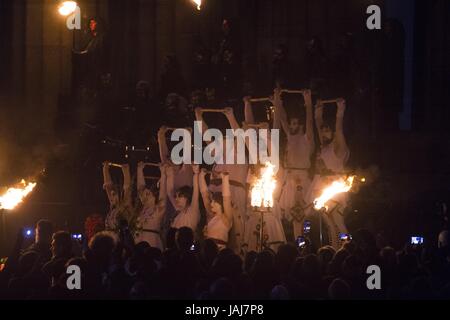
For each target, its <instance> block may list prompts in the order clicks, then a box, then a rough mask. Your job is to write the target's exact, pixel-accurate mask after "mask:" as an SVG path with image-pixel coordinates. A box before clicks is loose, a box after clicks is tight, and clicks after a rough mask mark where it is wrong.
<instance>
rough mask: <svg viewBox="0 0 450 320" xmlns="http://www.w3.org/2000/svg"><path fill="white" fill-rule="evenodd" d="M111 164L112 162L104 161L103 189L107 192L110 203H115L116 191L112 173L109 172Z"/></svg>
mask: <svg viewBox="0 0 450 320" xmlns="http://www.w3.org/2000/svg"><path fill="white" fill-rule="evenodd" d="M109 166H110V163H109V162H107V161H105V162H103V189H104V190H105V192H106V195H107V196H108V200H109V203H110V204H111V205H114V204H115V196H116V195H115V191H114V188H113V186H114V184H113V182H112V179H111V173H110V172H109Z"/></svg>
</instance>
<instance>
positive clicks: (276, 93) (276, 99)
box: [272, 88, 289, 135]
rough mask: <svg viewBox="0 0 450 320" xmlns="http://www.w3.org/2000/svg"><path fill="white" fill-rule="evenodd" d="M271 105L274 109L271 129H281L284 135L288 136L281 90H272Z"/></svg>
mask: <svg viewBox="0 0 450 320" xmlns="http://www.w3.org/2000/svg"><path fill="white" fill-rule="evenodd" d="M272 102H273V105H274V107H275V113H274V120H273V128H274V129H280V127H281V128H282V129H283V131H284V133H285V134H286V135H288V134H289V124H288V121H287V115H286V110H284V106H283V100H282V99H281V89H279V88H275V89H274V90H273V100H272Z"/></svg>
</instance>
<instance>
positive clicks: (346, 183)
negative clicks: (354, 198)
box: [314, 176, 355, 210]
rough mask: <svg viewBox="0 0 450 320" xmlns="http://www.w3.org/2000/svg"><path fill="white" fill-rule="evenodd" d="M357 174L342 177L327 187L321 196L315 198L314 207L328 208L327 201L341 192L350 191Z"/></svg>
mask: <svg viewBox="0 0 450 320" xmlns="http://www.w3.org/2000/svg"><path fill="white" fill-rule="evenodd" d="M354 179H355V176H350V177H348V178H347V179H344V178H341V179H339V180H336V181H333V182H332V183H331V184H330V185H329V186H328V187H326V188H325V189H324V190H323V191H322V194H321V195H320V197H318V198H316V199H315V200H314V209H316V210H320V209H322V208H327V206H326V203H327V202H328V201H329V200H330V199H332V198H333V197H334V196H335V195H337V194H339V193H344V192H349V191H350V189H351V188H352V186H353V180H354Z"/></svg>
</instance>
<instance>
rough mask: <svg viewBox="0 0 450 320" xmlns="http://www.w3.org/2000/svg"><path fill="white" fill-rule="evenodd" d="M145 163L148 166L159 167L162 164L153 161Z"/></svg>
mask: <svg viewBox="0 0 450 320" xmlns="http://www.w3.org/2000/svg"><path fill="white" fill-rule="evenodd" d="M144 165H145V166H146V167H158V168H159V166H160V164H159V163H152V162H145V163H144Z"/></svg>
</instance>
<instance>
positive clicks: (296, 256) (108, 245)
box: [0, 220, 450, 300]
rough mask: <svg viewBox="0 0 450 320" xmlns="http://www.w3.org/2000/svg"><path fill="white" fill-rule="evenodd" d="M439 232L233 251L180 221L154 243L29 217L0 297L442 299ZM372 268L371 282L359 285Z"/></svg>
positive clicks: (445, 258)
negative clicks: (31, 225) (408, 238)
mask: <svg viewBox="0 0 450 320" xmlns="http://www.w3.org/2000/svg"><path fill="white" fill-rule="evenodd" d="M448 240H449V234H448V231H443V232H441V233H440V234H439V238H438V239H437V241H436V243H431V242H430V241H429V242H428V243H427V244H423V245H405V247H404V248H400V249H394V248H392V247H390V246H388V245H387V242H386V240H385V239H383V238H382V237H381V236H379V235H378V236H374V235H373V234H371V233H369V232H368V231H367V230H362V229H361V230H358V231H357V232H356V233H355V234H354V235H353V239H352V240H351V241H347V242H343V245H342V247H341V248H340V249H339V250H338V251H335V250H334V249H333V248H332V247H329V246H324V247H321V248H318V249H316V248H313V247H312V246H311V245H310V244H309V243H307V245H306V246H305V247H303V248H298V247H296V246H294V245H291V244H284V245H281V246H280V247H279V249H278V251H277V252H272V251H270V250H265V251H262V252H258V253H257V252H249V253H247V254H246V256H245V258H244V259H242V258H241V257H240V256H239V255H236V254H234V253H233V252H232V251H231V250H229V249H223V250H221V251H219V250H218V248H217V245H216V244H215V243H214V242H213V241H212V240H205V241H204V242H202V243H194V234H193V232H192V230H190V229H189V228H185V227H184V228H180V229H178V230H170V231H169V233H168V235H167V248H166V249H165V250H164V251H163V252H161V251H160V250H159V249H157V248H152V247H150V246H149V245H148V243H145V242H141V243H138V244H134V243H133V240H132V237H131V235H130V233H129V231H128V229H127V226H126V225H125V224H123V225H122V227H121V230H120V232H119V234H117V235H116V234H113V233H108V232H105V231H100V232H97V233H96V234H94V235H92V236H91V238H90V239H88V238H87V237H86V238H85V239H84V240H83V241H79V240H78V239H73V238H72V237H71V235H70V234H69V233H67V232H65V231H58V232H55V233H53V226H52V223H51V222H50V221H47V220H40V221H39V222H38V223H37V225H36V240H35V242H34V244H32V245H31V246H30V247H28V248H22V245H23V241H24V236H23V232H22V230H21V231H20V232H19V234H18V238H17V243H16V246H15V248H14V251H13V253H12V254H11V255H10V256H9V258H8V260H7V261H6V263H5V264H4V265H2V271H1V272H0V298H1V299H196V300H221V299H271V300H290V299H312V300H327V299H331V300H340V299H449V298H450V250H449V248H450V247H449V243H448ZM69 265H75V266H78V267H79V268H80V270H81V289H79V290H77V289H73V290H69V289H68V286H67V284H68V282H69V283H71V281H72V280H71V279H69V277H70V276H71V275H72V274H68V273H67V272H66V270H67V267H68V266H69ZM370 265H377V266H379V267H380V269H381V279H380V280H381V282H380V285H381V289H380V290H369V289H368V287H367V282H370V283H372V284H373V283H376V281H375V282H373V279H372V280H367V279H368V278H369V277H370V276H371V275H372V274H371V273H369V274H368V273H367V272H366V271H367V267H368V266H370Z"/></svg>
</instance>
